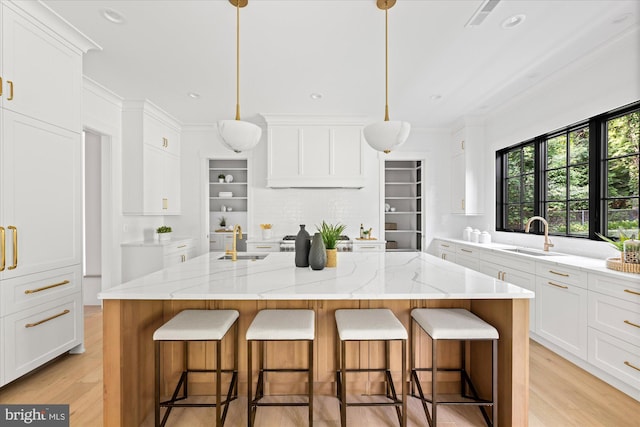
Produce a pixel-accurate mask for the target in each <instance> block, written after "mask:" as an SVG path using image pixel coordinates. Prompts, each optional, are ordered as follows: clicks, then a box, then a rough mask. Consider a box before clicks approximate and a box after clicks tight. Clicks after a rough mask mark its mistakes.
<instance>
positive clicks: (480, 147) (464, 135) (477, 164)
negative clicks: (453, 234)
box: [451, 121, 485, 215]
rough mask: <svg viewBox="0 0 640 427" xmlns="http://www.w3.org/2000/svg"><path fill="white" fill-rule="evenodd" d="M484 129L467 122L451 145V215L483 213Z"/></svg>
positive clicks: (453, 137) (481, 126) (457, 132)
mask: <svg viewBox="0 0 640 427" xmlns="http://www.w3.org/2000/svg"><path fill="white" fill-rule="evenodd" d="M484 149H485V147H484V126H483V125H479V124H474V123H472V122H471V121H467V122H466V123H465V124H464V126H463V127H462V128H461V129H459V130H457V131H456V132H454V134H453V136H452V143H451V213H455V214H464V215H478V214H482V213H483V212H484V202H485V200H484V187H483V183H484V179H485V176H484V161H485V158H484V156H485V153H484Z"/></svg>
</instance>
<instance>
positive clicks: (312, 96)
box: [309, 92, 322, 101]
mask: <svg viewBox="0 0 640 427" xmlns="http://www.w3.org/2000/svg"><path fill="white" fill-rule="evenodd" d="M309 97H310V98H311V99H315V100H316V101H317V100H318V99H322V94H321V93H316V92H314V93H312V94H311V95H309Z"/></svg>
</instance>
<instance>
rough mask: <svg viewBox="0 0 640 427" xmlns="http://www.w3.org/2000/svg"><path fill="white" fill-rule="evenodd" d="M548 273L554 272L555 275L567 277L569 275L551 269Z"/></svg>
mask: <svg viewBox="0 0 640 427" xmlns="http://www.w3.org/2000/svg"><path fill="white" fill-rule="evenodd" d="M549 273H551V274H555V275H557V276H562V277H569V275H568V274H566V273H558V272H557V271H553V270H549Z"/></svg>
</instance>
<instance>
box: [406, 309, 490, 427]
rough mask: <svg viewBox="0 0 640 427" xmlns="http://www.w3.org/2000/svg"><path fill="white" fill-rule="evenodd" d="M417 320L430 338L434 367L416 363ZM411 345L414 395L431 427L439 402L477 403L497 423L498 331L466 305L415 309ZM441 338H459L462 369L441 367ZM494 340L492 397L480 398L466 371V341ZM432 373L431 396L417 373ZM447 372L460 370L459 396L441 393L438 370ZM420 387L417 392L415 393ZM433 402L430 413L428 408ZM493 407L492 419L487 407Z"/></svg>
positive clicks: (410, 358) (433, 425)
mask: <svg viewBox="0 0 640 427" xmlns="http://www.w3.org/2000/svg"><path fill="white" fill-rule="evenodd" d="M414 323H416V324H418V326H420V328H421V329H422V330H423V331H424V332H425V333H426V334H427V335H429V337H430V338H431V361H432V363H431V366H432V367H431V368H418V367H416V366H415V339H414V338H415V337H414V329H413V328H414ZM409 334H410V336H411V340H410V341H411V345H410V349H409V369H410V370H411V395H412V396H414V397H417V398H418V399H420V400H421V402H422V407H423V409H424V412H425V415H426V416H427V422H428V423H429V425H430V426H431V427H436V426H437V421H438V419H437V410H438V406H439V405H471V406H478V407H479V409H480V412H481V413H482V416H483V418H484V420H485V422H486V423H487V425H488V426H489V427H497V426H498V330H497V329H496V328H494V327H493V326H491V325H490V324H488V323H487V322H485V321H484V320H482V319H480V318H479V317H478V316H476V315H475V314H473V313H471V312H470V311H468V310H465V309H463V308H416V309H414V310H412V311H411V324H410V326H409ZM442 340H455V341H460V359H461V360H460V368H439V367H438V342H439V341H442ZM482 340H485V341H491V342H492V353H491V359H492V363H491V369H492V372H491V399H481V398H480V397H479V396H478V393H477V391H476V388H475V387H474V385H473V383H472V382H471V378H470V377H469V374H468V373H467V370H466V358H467V354H466V353H467V352H466V345H465V343H466V341H482ZM421 371H429V372H431V398H430V399H429V398H427V397H425V395H424V393H423V390H422V386H421V384H420V379H419V377H418V372H421ZM444 371H448V372H451V371H454V372H460V398H459V399H457V400H454V401H448V400H447V401H445V400H442V399H441V398H440V396H439V395H438V387H437V385H438V381H437V379H438V373H439V372H444ZM415 388H417V389H418V395H416V394H415ZM427 403H431V414H430V413H429V410H428V408H427ZM487 406H491V407H492V418H491V419H489V415H488V414H487V410H486V407H487Z"/></svg>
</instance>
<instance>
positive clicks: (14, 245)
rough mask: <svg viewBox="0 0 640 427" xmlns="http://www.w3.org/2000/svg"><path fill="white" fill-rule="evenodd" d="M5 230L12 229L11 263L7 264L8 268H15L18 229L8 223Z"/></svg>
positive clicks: (16, 265) (16, 264)
mask: <svg viewBox="0 0 640 427" xmlns="http://www.w3.org/2000/svg"><path fill="white" fill-rule="evenodd" d="M7 230H11V231H13V265H10V266H9V270H15V269H16V267H18V229H17V228H16V227H14V226H13V225H10V226H8V227H7Z"/></svg>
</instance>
